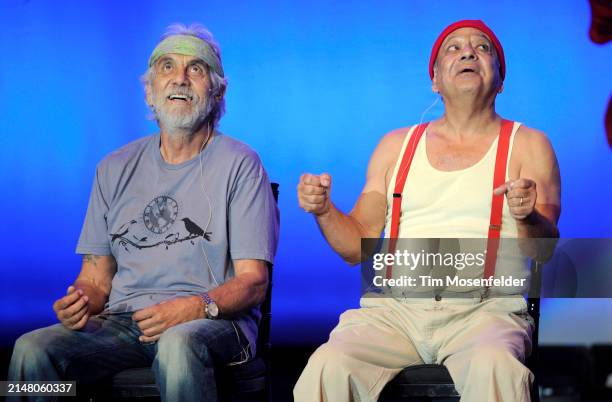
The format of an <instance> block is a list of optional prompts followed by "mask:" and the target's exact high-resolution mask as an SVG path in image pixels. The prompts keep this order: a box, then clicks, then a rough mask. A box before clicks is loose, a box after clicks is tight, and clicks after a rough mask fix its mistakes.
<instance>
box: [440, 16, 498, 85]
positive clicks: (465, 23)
mask: <svg viewBox="0 0 612 402" xmlns="http://www.w3.org/2000/svg"><path fill="white" fill-rule="evenodd" d="M459 28H475V29H478V30H479V31H481V32H482V33H484V34H485V35H487V36H488V37H489V39H490V40H491V42H493V46H494V47H495V50H496V51H497V58H498V59H499V75H500V77H501V79H502V81H503V80H504V79H505V78H506V58H505V57H504V48H503V47H502V45H501V43H500V42H499V39H497V36H495V34H494V33H493V31H492V30H491V28H489V27H488V26H486V25H485V23H484V22H482V21H481V20H462V21H457V22H454V23H452V24H450V25H449V26H447V27H446V28H445V29H444V31H442V33H441V34H440V36H438V39H436V42H435V43H434V45H433V47H432V48H431V56H430V57H429V77H431V79H433V76H434V64H435V62H436V58H437V57H438V51H439V50H440V46H442V42H444V39H446V37H447V36H448V35H450V34H451V33H452V32H454V31H456V30H457V29H459Z"/></svg>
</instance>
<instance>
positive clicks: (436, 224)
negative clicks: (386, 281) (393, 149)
mask: <svg viewBox="0 0 612 402" xmlns="http://www.w3.org/2000/svg"><path fill="white" fill-rule="evenodd" d="M520 125H521V124H520V123H516V122H515V123H514V126H513V128H512V134H511V136H510V147H509V152H508V164H507V166H510V157H511V156H512V149H513V145H514V136H515V134H516V131H517V130H518V128H519V127H520ZM415 128H416V126H413V127H411V128H410V130H409V132H408V135H406V138H405V139H404V142H403V144H402V151H401V153H400V156H399V158H398V160H397V162H396V163H395V168H394V169H393V176H392V177H391V181H390V182H389V188H388V189H387V206H388V207H387V215H386V221H385V237H386V238H388V237H389V235H390V231H391V228H390V225H391V205H393V189H394V187H395V180H396V177H397V171H398V169H399V165H400V163H401V160H402V158H403V156H404V152H406V147H407V145H408V140H409V139H410V136H411V135H412V134H413V133H414V129H415ZM426 140H427V131H425V135H423V137H421V140H420V141H419V143H418V145H417V149H416V151H415V154H414V159H413V160H412V165H411V167H410V171H409V173H408V177H407V179H406V185H405V186H404V191H403V194H402V213H401V217H400V227H399V236H398V237H400V238H409V237H412V238H486V237H487V235H488V229H489V220H490V217H491V198H492V195H493V194H492V192H493V173H494V170H495V156H496V152H497V142H498V140H499V135H498V136H497V138H495V140H494V141H493V143H492V144H491V147H490V148H489V150H488V151H487V153H486V154H485V156H484V157H483V158H482V159H481V160H479V161H478V162H476V163H475V164H474V165H472V166H470V167H468V168H465V169H460V170H453V171H442V170H438V169H436V168H434V167H433V166H431V164H430V163H429V159H428V158H427V152H426V142H427V141H426ZM508 180H509V179H508V169H506V181H508ZM517 234H518V233H517V228H516V221H515V220H514V218H513V217H512V216H511V215H510V210H509V208H508V203H507V201H506V200H504V208H503V213H502V230H501V237H510V238H512V237H517Z"/></svg>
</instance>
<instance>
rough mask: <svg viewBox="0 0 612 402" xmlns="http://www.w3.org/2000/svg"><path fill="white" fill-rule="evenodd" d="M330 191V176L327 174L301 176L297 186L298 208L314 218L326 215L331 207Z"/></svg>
mask: <svg viewBox="0 0 612 402" xmlns="http://www.w3.org/2000/svg"><path fill="white" fill-rule="evenodd" d="M330 191H331V176H330V175H329V174H327V173H322V174H320V175H314V174H310V173H305V174H303V175H302V176H301V177H300V182H299V183H298V186H297V195H298V202H299V204H300V207H301V208H302V209H304V211H306V212H311V213H313V214H314V215H316V216H320V215H323V214H325V213H327V212H328V211H329V208H330V205H331V201H330V198H329V193H330Z"/></svg>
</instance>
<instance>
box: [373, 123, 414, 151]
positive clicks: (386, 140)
mask: <svg viewBox="0 0 612 402" xmlns="http://www.w3.org/2000/svg"><path fill="white" fill-rule="evenodd" d="M409 131H410V127H401V128H396V129H395V130H392V131H389V132H388V133H386V134H385V135H383V137H382V139H381V140H380V145H381V146H384V147H393V148H395V147H401V145H402V143H403V142H404V140H405V139H406V135H408V132H409Z"/></svg>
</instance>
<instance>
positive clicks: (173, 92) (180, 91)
mask: <svg viewBox="0 0 612 402" xmlns="http://www.w3.org/2000/svg"><path fill="white" fill-rule="evenodd" d="M176 96H179V97H186V98H188V99H190V100H195V101H196V102H198V101H199V100H200V97H199V96H198V95H197V94H196V93H194V92H193V90H192V89H191V88H189V87H180V86H176V87H171V88H168V89H166V90H164V92H163V94H162V97H163V98H165V99H169V98H170V97H176Z"/></svg>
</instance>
